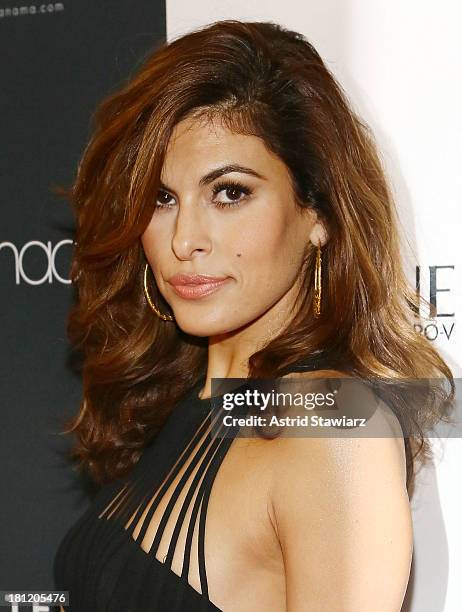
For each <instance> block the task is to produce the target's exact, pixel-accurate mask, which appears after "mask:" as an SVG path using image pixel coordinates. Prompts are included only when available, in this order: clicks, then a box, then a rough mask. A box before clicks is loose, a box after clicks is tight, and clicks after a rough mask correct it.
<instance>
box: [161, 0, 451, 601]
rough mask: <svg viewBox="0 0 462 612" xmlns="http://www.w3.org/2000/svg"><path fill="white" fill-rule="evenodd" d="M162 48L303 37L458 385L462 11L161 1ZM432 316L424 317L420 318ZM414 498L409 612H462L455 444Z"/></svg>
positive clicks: (369, 3)
mask: <svg viewBox="0 0 462 612" xmlns="http://www.w3.org/2000/svg"><path fill="white" fill-rule="evenodd" d="M166 4H167V36H168V38H169V39H171V38H173V37H176V36H178V35H180V34H182V33H185V32H187V31H189V30H191V29H193V28H195V27H197V26H201V25H204V24H206V23H210V22H211V21H215V20H218V19H230V18H232V19H242V20H249V21H251V20H254V21H275V22H277V23H280V24H281V25H283V26H286V27H288V28H290V29H293V30H297V31H299V32H302V33H303V34H304V35H305V36H306V37H307V38H308V40H309V41H310V42H311V43H313V44H314V46H315V47H316V49H317V50H318V51H319V53H320V55H321V56H322V57H323V59H324V61H325V62H326V64H327V65H328V66H329V68H330V69H331V70H332V72H333V73H334V74H335V76H336V77H337V79H338V80H339V81H340V82H341V84H342V85H343V86H344V88H345V89H346V91H347V92H348V95H349V97H350V100H351V102H352V104H353V105H354V107H355V108H356V109H357V110H358V111H359V112H360V114H361V115H362V116H363V117H364V118H365V119H366V121H367V122H368V123H369V124H370V125H371V127H372V128H373V130H374V132H375V134H376V137H377V140H378V143H379V147H380V150H381V154H382V158H383V159H384V162H385V166H386V169H387V172H388V174H389V178H390V181H391V184H392V187H393V189H394V192H395V195H396V200H397V205H398V209H399V216H400V220H401V223H402V233H403V236H404V242H403V249H404V252H405V255H406V263H407V268H406V269H407V273H408V275H409V278H410V280H411V281H412V282H415V274H416V266H420V271H421V294H422V295H423V296H424V297H425V298H426V299H429V297H430V292H433V293H435V291H436V301H437V311H436V313H433V315H435V316H433V317H432V318H430V317H429V319H428V324H427V326H426V328H425V330H423V333H425V334H426V335H427V337H428V338H430V339H431V340H432V341H433V342H435V345H436V346H437V347H438V349H439V350H440V351H441V352H442V354H443V356H444V357H445V358H446V359H447V361H448V363H449V365H450V366H451V367H452V368H453V371H454V375H455V376H457V377H460V376H461V375H462V369H461V366H460V363H461V362H462V359H461V356H462V349H461V341H460V338H458V337H457V321H456V318H457V314H458V306H460V304H461V291H462V283H461V280H460V274H459V271H460V269H461V267H462V266H461V264H462V261H461V260H462V249H461V248H460V242H459V241H460V238H459V234H460V231H461V228H462V224H461V217H462V214H461V212H460V208H458V205H459V207H460V203H461V198H460V194H461V193H462V168H461V165H462V113H461V110H460V109H462V79H461V76H460V75H461V72H462V39H461V38H460V36H459V24H460V23H461V19H462V5H460V3H459V2H457V0H453V1H451V0H443V1H442V2H441V3H439V4H438V5H436V4H435V3H434V2H430V0H407V1H406V2H400V1H399V0H323V1H322V2H320V1H319V0H317V1H315V0H299V1H297V0H284V1H275V0H271V1H269V0H266V1H263V0H260V1H255V0H253V1H252V0H232V1H228V0H227V1H225V0H220V1H219V2H218V1H215V2H213V1H207V0H195V1H194V2H190V1H188V0H167V3H166ZM424 314H425V315H429V314H430V313H424ZM434 447H435V452H436V456H435V461H434V466H429V467H427V468H426V469H425V470H424V471H422V472H421V474H420V475H419V477H418V480H417V488H416V493H415V496H414V498H413V502H412V508H413V519H414V539H415V554H414V571H413V576H412V578H411V584H410V587H409V595H410V599H409V604H408V605H409V610H410V611H411V612H459V611H460V609H461V602H462V583H461V580H460V575H461V573H462V527H461V525H460V521H459V508H460V506H461V502H462V491H461V490H460V488H458V486H457V485H458V483H459V479H460V476H459V474H460V469H461V467H462V440H460V439H452V440H442V441H438V442H437V443H435V444H434Z"/></svg>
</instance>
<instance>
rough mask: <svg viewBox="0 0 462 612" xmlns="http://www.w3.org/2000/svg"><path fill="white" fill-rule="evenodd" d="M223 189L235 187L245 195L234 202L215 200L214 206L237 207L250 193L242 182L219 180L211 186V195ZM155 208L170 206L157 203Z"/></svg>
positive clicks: (215, 194)
mask: <svg viewBox="0 0 462 612" xmlns="http://www.w3.org/2000/svg"><path fill="white" fill-rule="evenodd" d="M225 189H235V190H236V191H240V192H241V193H243V194H244V195H245V197H243V198H241V199H240V200H236V201H234V202H233V201H231V202H215V206H217V207H218V208H232V207H236V208H237V207H238V206H240V204H241V203H242V202H243V201H244V200H245V199H246V198H247V197H248V196H249V195H251V193H252V190H251V189H249V188H248V187H246V186H245V185H242V183H239V182H237V181H231V180H226V181H220V182H218V183H216V184H215V185H214V186H213V189H212V193H213V196H214V197H215V196H217V195H218V194H219V193H220V191H223V190H225ZM161 191H162V192H164V193H168V192H167V191H164V190H163V189H162V190H161ZM156 208H170V206H169V205H159V204H157V206H156Z"/></svg>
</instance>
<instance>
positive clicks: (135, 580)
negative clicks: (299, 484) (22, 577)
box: [54, 384, 237, 612]
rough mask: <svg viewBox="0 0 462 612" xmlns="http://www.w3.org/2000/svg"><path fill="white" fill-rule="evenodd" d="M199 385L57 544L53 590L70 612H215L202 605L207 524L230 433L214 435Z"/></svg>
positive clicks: (212, 413)
mask: <svg viewBox="0 0 462 612" xmlns="http://www.w3.org/2000/svg"><path fill="white" fill-rule="evenodd" d="M199 386H200V385H199V384H198V385H196V386H195V387H194V389H193V390H192V392H191V393H189V394H188V395H187V397H186V399H185V400H183V401H182V402H181V405H180V406H177V407H176V409H174V411H173V412H172V414H171V415H170V418H169V419H168V421H167V423H166V425H165V426H164V427H163V429H162V430H161V432H160V433H159V435H158V439H156V440H155V442H154V443H153V444H152V446H151V447H147V448H146V449H145V452H144V453H143V455H142V457H141V459H140V461H139V462H138V464H137V465H136V466H135V469H134V471H133V473H132V475H131V476H130V477H129V478H128V479H127V480H126V481H123V482H120V481H118V482H117V483H112V485H108V486H107V487H104V488H103V490H102V491H101V492H100V494H99V495H98V496H97V499H95V501H94V503H93V504H92V506H91V507H90V508H89V509H88V511H87V512H86V513H85V514H84V515H83V516H82V517H81V519H80V520H79V521H78V522H77V524H76V525H74V527H73V528H72V529H71V530H70V531H69V532H68V534H67V535H66V537H65V538H64V540H63V541H62V543H61V546H60V548H59V550H58V552H57V555H56V557H55V565H54V569H55V577H56V583H57V586H56V588H61V589H65V590H69V591H70V600H71V602H70V603H71V606H70V611H73V610H85V612H87V610H88V612H90V611H92V610H98V612H100V610H107V611H111V612H112V610H119V609H120V610H122V609H123V610H124V611H125V612H128V611H131V610H133V611H134V610H140V609H143V610H163V609H164V607H165V609H166V608H167V606H168V609H169V610H178V611H180V610H188V611H189V610H191V611H193V610H203V611H204V612H205V611H210V610H213V611H215V612H216V611H217V610H218V611H219V608H218V607H217V606H216V605H215V604H214V603H213V602H211V601H210V599H209V589H208V582H207V571H206V562H205V534H206V516H207V508H208V502H209V499H210V493H211V489H212V485H213V482H214V479H215V476H216V474H217V472H218V470H219V467H220V465H221V463H222V461H223V458H224V457H225V455H226V453H227V451H228V449H229V447H230V445H231V443H232V441H233V439H234V436H233V435H231V436H230V435H229V430H230V429H232V428H229V427H228V428H225V429H227V430H228V433H227V434H226V436H221V435H220V432H222V431H223V425H222V424H220V425H219V427H218V432H219V435H216V431H217V427H216V421H217V419H219V418H220V416H221V411H220V410H216V409H211V399H210V398H209V399H208V400H200V399H199V398H198V396H197V391H198V388H199ZM167 425H168V426H167ZM214 426H215V430H214V431H215V433H214V434H213V435H212V434H211V432H212V429H214ZM235 431H237V429H235ZM167 450H168V453H167ZM175 451H176V452H175ZM167 455H169V456H167ZM95 519H97V520H95ZM73 568H74V569H77V572H73ZM134 568H136V572H135V570H134ZM65 585H67V586H65ZM76 591H78V593H77V595H76ZM145 597H146V598H147V599H145ZM73 599H74V603H77V602H78V603H77V607H74V606H73V604H72V600H73ZM122 601H123V602H124V603H123V605H122V603H121V602H122ZM141 601H142V602H143V606H142V608H140V602H141Z"/></svg>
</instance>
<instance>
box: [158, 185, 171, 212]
mask: <svg viewBox="0 0 462 612" xmlns="http://www.w3.org/2000/svg"><path fill="white" fill-rule="evenodd" d="M171 198H172V196H171V195H170V194H169V193H167V192H166V191H163V190H162V189H161V190H160V191H159V192H158V194H157V200H156V208H170V204H169V203H168V200H170V199H171Z"/></svg>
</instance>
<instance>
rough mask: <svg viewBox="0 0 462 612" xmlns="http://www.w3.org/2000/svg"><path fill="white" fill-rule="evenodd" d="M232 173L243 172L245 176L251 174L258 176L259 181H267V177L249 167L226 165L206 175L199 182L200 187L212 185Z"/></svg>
mask: <svg viewBox="0 0 462 612" xmlns="http://www.w3.org/2000/svg"><path fill="white" fill-rule="evenodd" d="M230 172H242V173H243V174H251V175H252V176H256V177H257V178H259V179H262V180H264V181H266V180H267V179H266V177H265V176H263V175H262V174H260V173H259V172H257V171H256V170H252V168H247V166H241V165H240V164H226V165H225V166H220V167H219V168H215V170H212V171H211V172H208V173H207V174H205V175H204V176H203V177H202V178H201V179H200V181H199V185H201V186H203V185H207V184H208V183H211V182H212V181H214V180H215V179H216V178H218V177H220V176H223V174H229V173H230Z"/></svg>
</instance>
